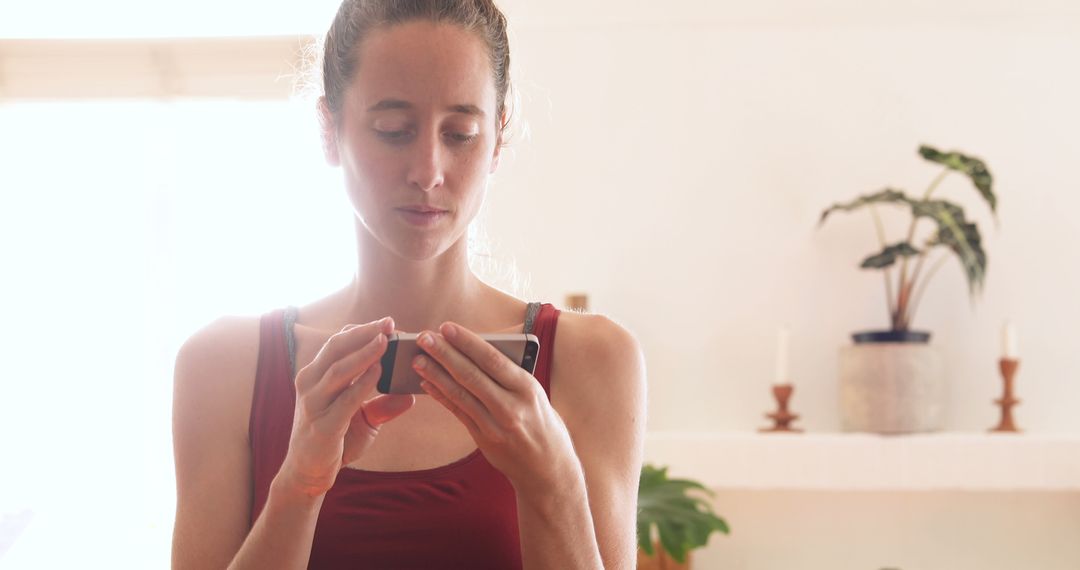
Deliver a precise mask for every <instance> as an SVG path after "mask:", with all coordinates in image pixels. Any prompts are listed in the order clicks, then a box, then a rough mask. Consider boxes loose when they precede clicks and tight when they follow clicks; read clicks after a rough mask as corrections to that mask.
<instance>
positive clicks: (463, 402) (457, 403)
mask: <svg viewBox="0 0 1080 570" xmlns="http://www.w3.org/2000/svg"><path fill="white" fill-rule="evenodd" d="M413 369H414V370H416V373H417V374H419V375H420V377H421V378H422V379H424V380H425V381H426V382H427V383H428V384H431V385H434V386H435V387H436V388H438V392H439V394H440V395H441V396H442V398H443V399H445V400H446V401H447V402H449V403H450V404H452V406H453V407H452V408H451V407H450V406H446V404H444V406H446V407H447V409H449V410H450V411H451V412H453V411H454V410H458V411H460V412H461V413H463V414H465V415H466V416H468V417H469V418H470V420H471V421H472V423H473V424H474V425H476V426H479V427H483V428H485V429H486V430H487V431H486V433H494V432H493V431H492V430H493V429H494V428H495V419H494V417H492V414H491V412H490V411H489V409H488V408H487V406H485V405H484V403H483V402H481V401H480V399H479V398H477V397H476V395H474V394H473V393H472V392H470V391H469V390H468V389H466V388H465V387H464V386H462V385H461V384H460V383H458V382H457V381H455V380H454V378H453V377H452V376H451V375H450V374H448V373H447V372H446V370H444V369H443V367H442V366H440V365H439V364H438V363H436V362H435V361H433V360H431V359H430V358H428V357H426V356H423V355H421V356H418V357H416V360H415V361H414V366H413Z"/></svg>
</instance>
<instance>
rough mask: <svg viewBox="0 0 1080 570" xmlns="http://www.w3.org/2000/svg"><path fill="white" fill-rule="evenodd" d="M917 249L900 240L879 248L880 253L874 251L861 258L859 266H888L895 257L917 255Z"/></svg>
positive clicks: (866, 267) (877, 267)
mask: <svg viewBox="0 0 1080 570" xmlns="http://www.w3.org/2000/svg"><path fill="white" fill-rule="evenodd" d="M919 253H921V252H920V251H919V250H917V249H915V248H914V247H911V244H910V243H908V242H906V241H902V242H900V243H895V244H893V245H890V246H887V247H886V248H885V249H883V250H881V253H875V254H874V255H871V256H870V257H867V258H866V259H864V260H863V262H862V265H861V267H862V268H863V269H884V268H886V267H889V266H890V265H892V264H893V263H896V258H897V257H911V256H913V255H919Z"/></svg>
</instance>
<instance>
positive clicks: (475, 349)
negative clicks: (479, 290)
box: [439, 322, 536, 390]
mask: <svg viewBox="0 0 1080 570" xmlns="http://www.w3.org/2000/svg"><path fill="white" fill-rule="evenodd" d="M439 332H440V333H442V336H443V338H445V339H446V340H447V342H448V343H449V344H450V345H451V346H453V347H454V348H456V349H457V350H459V351H460V352H461V353H462V354H464V355H465V356H466V357H468V359H469V360H471V361H472V362H473V363H474V364H475V365H476V366H477V367H478V368H479V369H480V370H481V371H482V372H483V373H484V374H485V375H486V376H487V377H489V378H491V379H492V380H494V381H496V382H498V384H499V385H500V386H501V387H503V388H505V389H507V390H518V389H526V388H531V384H534V383H535V382H536V380H535V379H532V378H531V377H530V375H529V373H528V372H525V371H524V369H522V368H521V366H520V365H518V364H517V363H515V362H514V361H513V360H511V359H509V358H507V357H506V355H505V354H503V353H502V352H499V349H497V348H495V347H494V346H492V345H491V343H490V342H488V341H486V340H484V339H483V338H480V335H478V334H476V333H474V332H472V331H471V330H469V329H467V328H465V327H463V326H461V325H458V324H455V323H451V322H447V323H443V324H442V326H440V327H439Z"/></svg>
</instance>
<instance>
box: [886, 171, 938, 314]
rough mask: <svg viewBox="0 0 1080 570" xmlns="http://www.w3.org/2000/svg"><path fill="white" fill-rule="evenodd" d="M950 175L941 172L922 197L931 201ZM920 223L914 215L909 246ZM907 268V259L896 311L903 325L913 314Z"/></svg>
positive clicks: (908, 236) (901, 270)
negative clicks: (909, 308)
mask: <svg viewBox="0 0 1080 570" xmlns="http://www.w3.org/2000/svg"><path fill="white" fill-rule="evenodd" d="M948 174H949V169H948V168H945V169H944V170H942V171H941V174H938V175H937V177H936V178H934V180H933V181H932V182H930V186H929V187H927V189H926V192H925V193H924V194H923V197H922V199H923V200H924V201H925V200H929V199H930V195H931V194H933V193H934V190H936V189H937V187H938V185H939V184H941V181H942V180H944V179H945V176H946V175H948ZM918 223H919V218H918V217H916V216H914V215H913V216H912V217H911V225H910V226H908V235H907V241H908V243H909V244H910V243H911V240H913V239H915V226H916V225H918ZM907 268H908V259H907V258H906V257H905V258H904V259H902V260H901V261H900V296H899V297H898V298H897V300H896V310H897V312H899V313H900V319H899V320H900V321H901V323H905V322H906V321H907V320H908V319H907V316H908V315H910V314H911V312H910V311H909V310H908V301H909V300H910V295H911V283H909V282H908V279H907ZM894 328H895V327H894Z"/></svg>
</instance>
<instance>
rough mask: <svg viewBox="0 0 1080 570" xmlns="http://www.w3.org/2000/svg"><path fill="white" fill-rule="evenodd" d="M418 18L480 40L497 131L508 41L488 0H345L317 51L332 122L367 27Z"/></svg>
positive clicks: (502, 121) (503, 120)
mask: <svg viewBox="0 0 1080 570" xmlns="http://www.w3.org/2000/svg"><path fill="white" fill-rule="evenodd" d="M417 20H421V21H429V22H435V23H448V24H456V25H459V26H461V27H462V28H464V29H465V30H467V31H469V32H472V33H475V34H476V35H477V36H478V37H479V38H480V39H482V40H483V41H484V45H485V46H486V47H487V50H488V57H489V59H490V60H491V74H492V77H493V78H494V79H495V120H496V121H498V122H497V124H496V130H497V131H498V132H499V133H500V134H501V133H502V131H503V130H505V128H506V126H507V123H508V122H509V119H508V116H509V114H506V115H505V116H504V111H505V110H506V100H507V92H508V91H509V90H510V43H509V41H508V40H507V37H506V17H505V16H503V13H502V12H501V11H499V9H498V8H497V7H496V6H495V4H494V2H493V1H492V0H344V1H343V2H342V3H341V6H340V7H339V8H338V11H337V15H336V16H334V22H333V23H332V24H331V25H330V30H329V31H328V32H327V33H326V39H325V40H324V45H323V50H322V89H323V94H324V95H325V96H326V103H327V107H329V110H330V112H331V114H332V115H333V116H334V120H335V121H336V122H338V124H340V118H341V106H342V98H343V94H344V92H345V89H346V88H348V86H349V84H350V83H351V82H352V80H353V79H354V77H355V75H356V70H357V68H358V66H359V63H360V62H359V61H358V58H359V50H358V49H357V45H358V44H359V43H360V42H362V41H363V40H364V38H366V37H367V35H368V34H369V33H371V31H372V30H377V29H380V28H384V27H387V26H393V25H395V24H403V23H406V22H411V21H417Z"/></svg>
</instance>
